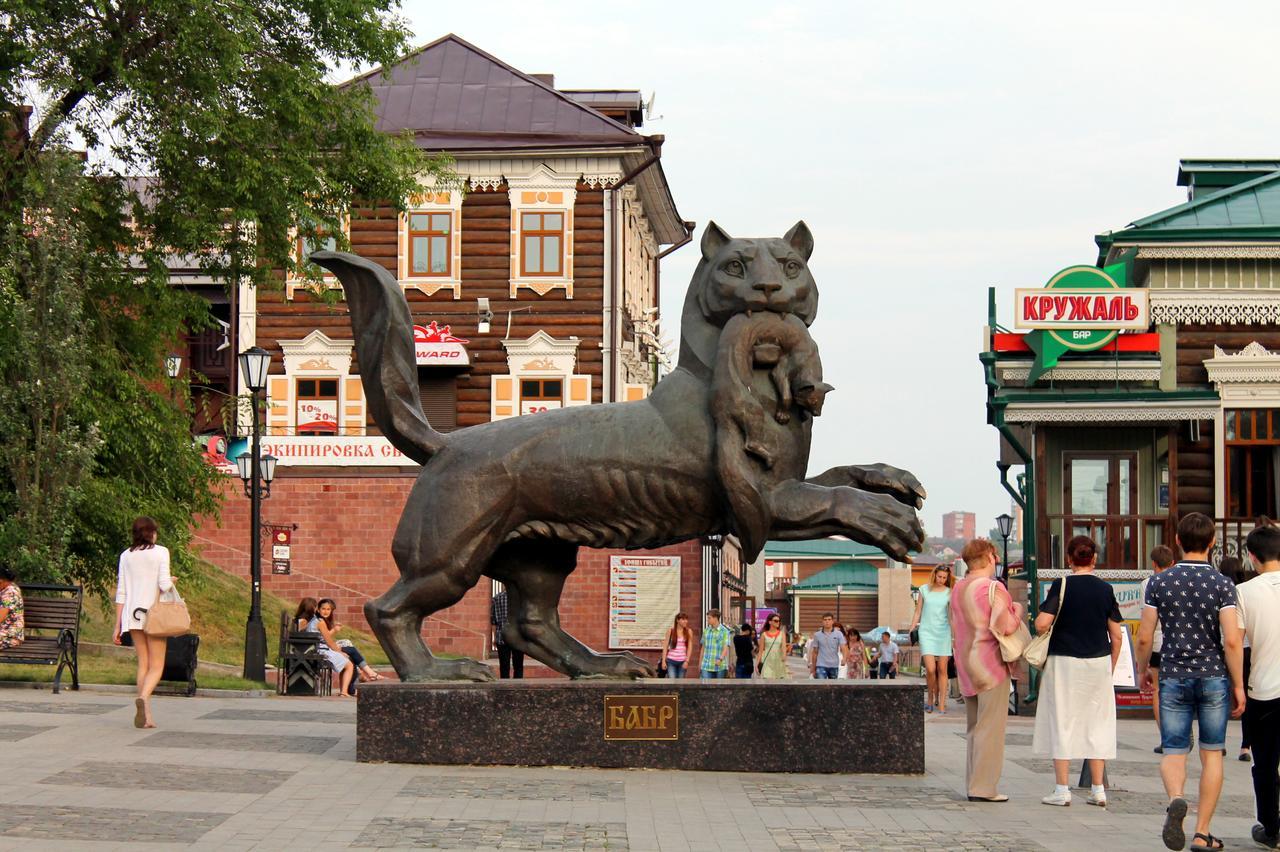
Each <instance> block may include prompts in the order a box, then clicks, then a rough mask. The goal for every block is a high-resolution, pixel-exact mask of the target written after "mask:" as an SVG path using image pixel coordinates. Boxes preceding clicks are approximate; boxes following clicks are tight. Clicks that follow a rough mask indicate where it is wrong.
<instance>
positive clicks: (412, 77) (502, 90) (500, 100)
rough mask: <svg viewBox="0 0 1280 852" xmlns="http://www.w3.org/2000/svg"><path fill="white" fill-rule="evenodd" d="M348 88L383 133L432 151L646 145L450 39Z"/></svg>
mask: <svg viewBox="0 0 1280 852" xmlns="http://www.w3.org/2000/svg"><path fill="white" fill-rule="evenodd" d="M344 85H347V86H350V85H366V86H368V87H369V88H370V90H371V91H372V92H373V95H374V97H375V98H376V101H377V106H376V109H377V114H378V122H377V127H378V129H379V130H382V131H384V132H387V133H397V132H401V131H405V130H407V131H410V132H411V133H413V134H414V136H415V138H416V139H417V140H418V144H419V145H421V146H422V147H424V148H429V149H440V150H449V151H465V150H475V149H482V150H493V149H497V148H535V147H581V146H607V145H635V144H637V143H641V142H643V137H642V136H640V134H638V133H636V132H635V131H634V130H632V129H631V128H629V127H627V126H626V125H624V124H621V123H619V122H617V121H614V120H613V119H611V118H608V117H607V116H604V115H602V114H601V113H599V112H597V111H595V110H594V109H592V108H591V107H590V106H587V105H586V104H584V103H580V102H579V101H578V100H576V99H575V98H573V97H571V96H569V95H566V94H564V93H562V92H559V91H557V90H556V89H554V88H552V87H551V86H548V85H547V84H546V83H544V82H542V81H540V80H537V79H535V78H534V77H532V76H530V75H528V74H525V73H524V72H522V71H518V70H516V69H515V68H512V67H511V66H510V65H507V64H506V63H505V62H503V61H502V60H500V59H498V58H496V57H494V56H491V55H490V54H488V53H485V52H484V51H483V50H481V49H480V48H478V47H476V46H475V45H472V44H469V43H468V42H466V41H464V40H462V39H460V38H458V37H457V36H456V35H452V34H450V35H447V36H445V37H444V38H441V39H438V40H436V41H433V42H431V43H430V44H428V45H425V46H424V47H421V48H419V49H418V50H416V51H414V52H413V53H411V54H409V55H408V56H406V57H405V58H404V59H402V60H400V61H399V62H397V63H396V64H395V65H393V66H391V68H390V69H389V74H388V75H386V76H384V75H383V74H382V69H381V68H379V69H375V70H373V71H371V72H369V73H368V74H364V75H362V76H360V77H357V78H355V79H354V80H351V81H349V82H348V83H346V84H344ZM615 94H617V93H615ZM637 98H638V95H637Z"/></svg>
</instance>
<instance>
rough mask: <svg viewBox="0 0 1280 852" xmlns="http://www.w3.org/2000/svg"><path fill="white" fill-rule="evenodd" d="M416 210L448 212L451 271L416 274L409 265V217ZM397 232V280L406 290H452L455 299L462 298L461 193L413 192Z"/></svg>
mask: <svg viewBox="0 0 1280 852" xmlns="http://www.w3.org/2000/svg"><path fill="white" fill-rule="evenodd" d="M414 213H428V214H431V213H448V214H449V222H450V233H449V242H448V245H449V272H448V273H447V274H445V275H422V274H419V275H414V274H412V273H411V271H410V267H409V216H411V215H412V214H414ZM396 227H397V235H396V279H397V280H398V281H399V282H400V286H401V287H403V288H404V289H406V290H409V289H414V290H418V291H419V292H421V293H422V294H423V295H426V296H434V295H435V294H436V293H439V292H440V291H442V290H449V291H450V292H451V293H453V298H454V299H461V298H462V227H463V222H462V192H461V190H449V191H441V192H437V191H435V190H433V189H425V190H424V191H423V192H422V193H421V194H418V195H412V196H410V197H409V199H408V205H407V207H406V209H405V211H404V212H403V213H401V214H400V217H399V221H398V222H397V225H396Z"/></svg>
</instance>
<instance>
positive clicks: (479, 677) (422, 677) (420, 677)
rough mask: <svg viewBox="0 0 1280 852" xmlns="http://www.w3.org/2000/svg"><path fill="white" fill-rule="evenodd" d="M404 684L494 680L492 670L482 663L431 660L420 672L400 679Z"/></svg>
mask: <svg viewBox="0 0 1280 852" xmlns="http://www.w3.org/2000/svg"><path fill="white" fill-rule="evenodd" d="M401 680H403V681H404V682H405V683H432V682H434V681H441V680H470V681H475V682H477V683H486V682H488V681H491V680H495V678H494V676H493V669H491V668H490V667H489V666H486V665H485V664H484V663H481V662H477V661H476V660H469V659H466V658H463V659H457V660H441V659H439V658H436V659H433V660H432V661H431V663H430V664H429V665H427V666H425V667H423V668H422V669H421V670H418V671H414V672H410V673H408V674H406V675H405V676H404V677H402V678H401Z"/></svg>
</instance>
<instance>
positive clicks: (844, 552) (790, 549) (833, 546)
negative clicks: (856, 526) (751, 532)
mask: <svg viewBox="0 0 1280 852" xmlns="http://www.w3.org/2000/svg"><path fill="white" fill-rule="evenodd" d="M884 555H885V553H884V551H883V550H881V549H880V548H878V547H876V546H875V545H872V544H860V543H858V542H856V541H846V540H844V539H838V538H818V539H813V540H812V541H770V542H768V543H766V544H765V546H764V556H765V558H766V559H785V558H787V557H801V558H805V557H807V558H810V559H821V558H822V557H824V556H836V557H839V556H846V557H850V556H871V557H876V556H881V557H882V556H884Z"/></svg>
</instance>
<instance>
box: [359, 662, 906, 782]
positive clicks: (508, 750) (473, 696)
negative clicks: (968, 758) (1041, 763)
mask: <svg viewBox="0 0 1280 852" xmlns="http://www.w3.org/2000/svg"><path fill="white" fill-rule="evenodd" d="M673 697H674V698H673ZM923 700H924V686H923V684H915V683H910V682H871V681H763V680H750V681H732V680H728V681H698V680H646V681H636V682H624V683H620V682H616V681H546V682H541V683H538V682H533V681H501V682H498V683H484V684H475V683H422V684H417V683H371V684H364V685H362V686H361V687H360V701H359V703H358V705H357V711H356V712H357V727H356V758H357V760H359V761H361V762H388V763H431V764H454V765H457V764H463V765H496V766H592V767H602V768H621V767H635V768H651V769H694V770H717V771H726V772H849V773H855V772H856V773H866V772H873V773H889V774H898V775H901V774H920V773H923V772H924V714H923V713H922V712H921V709H920V708H921V704H922V702H923ZM664 708H667V709H664ZM672 708H674V709H672ZM606 734H607V735H608V737H609V738H607V737H606ZM621 737H652V738H646V739H622V738H621Z"/></svg>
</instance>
